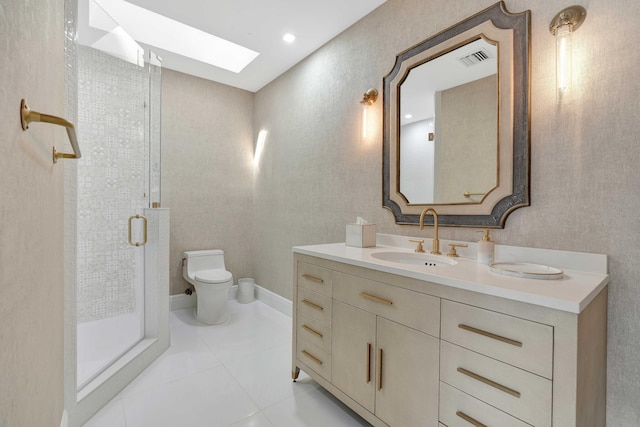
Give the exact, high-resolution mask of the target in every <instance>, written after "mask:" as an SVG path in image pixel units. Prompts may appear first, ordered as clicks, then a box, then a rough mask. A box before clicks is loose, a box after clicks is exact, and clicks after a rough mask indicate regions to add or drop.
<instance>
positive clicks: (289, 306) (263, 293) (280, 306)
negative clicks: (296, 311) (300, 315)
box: [256, 285, 293, 317]
mask: <svg viewBox="0 0 640 427" xmlns="http://www.w3.org/2000/svg"><path fill="white" fill-rule="evenodd" d="M256 299H258V300H260V301H262V302H263V303H265V304H267V305H268V306H269V307H271V308H274V309H276V310H278V311H279V312H280V313H282V314H284V315H285V316H288V317H291V313H292V311H293V303H292V302H291V301H289V300H288V299H286V298H285V297H282V296H280V295H278V294H276V293H275V292H272V291H270V290H268V289H266V288H263V287H262V286H258V285H256Z"/></svg>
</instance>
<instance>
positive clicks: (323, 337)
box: [297, 314, 331, 353]
mask: <svg viewBox="0 0 640 427" xmlns="http://www.w3.org/2000/svg"><path fill="white" fill-rule="evenodd" d="M297 329H298V330H297V336H298V339H301V340H304V341H306V342H309V343H311V344H314V345H316V346H318V347H320V348H321V349H323V350H324V351H326V352H328V353H331V327H330V326H328V325H326V324H324V323H322V322H320V321H319V320H317V319H314V318H313V317H311V316H307V315H306V314H300V316H298V320H297Z"/></svg>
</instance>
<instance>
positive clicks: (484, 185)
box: [398, 37, 499, 204]
mask: <svg viewBox="0 0 640 427" xmlns="http://www.w3.org/2000/svg"><path fill="white" fill-rule="evenodd" d="M498 87H499V86H498V46H497V43H496V42H493V41H491V40H488V39H486V38H483V37H478V38H476V39H474V40H470V41H469V42H467V43H465V44H463V45H462V46H459V47H457V48H456V49H453V50H451V51H449V52H447V53H445V54H443V55H440V56H438V57H436V58H433V59H431V60H429V61H427V62H425V63H422V64H418V65H416V66H415V67H413V68H411V69H409V70H408V73H407V75H406V78H405V79H404V80H403V81H402V82H401V83H400V84H399V86H398V91H399V100H400V114H399V121H400V126H399V131H400V132H399V133H400V135H399V136H400V146H399V151H400V192H401V193H402V195H403V196H404V197H405V198H406V200H407V201H408V203H411V204H434V203H435V204H448V203H456V204H458V203H480V202H481V201H482V199H483V198H484V196H485V195H486V194H487V193H489V192H490V191H491V190H492V189H493V188H495V187H496V186H497V184H498V182H497V180H498Z"/></svg>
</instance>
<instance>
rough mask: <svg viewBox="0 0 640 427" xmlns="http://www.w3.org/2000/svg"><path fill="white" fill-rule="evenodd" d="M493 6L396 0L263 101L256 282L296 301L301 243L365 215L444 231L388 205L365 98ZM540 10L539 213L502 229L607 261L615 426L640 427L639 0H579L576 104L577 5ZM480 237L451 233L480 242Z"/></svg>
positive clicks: (535, 72)
mask: <svg viewBox="0 0 640 427" xmlns="http://www.w3.org/2000/svg"><path fill="white" fill-rule="evenodd" d="M493 3H494V1H493V0H482V1H474V2H450V1H445V0H436V1H424V0H388V1H387V2H386V3H385V4H384V5H382V6H381V7H380V8H378V9H377V10H375V11H374V12H372V13H371V14H370V15H369V16H367V17H365V18H364V19H363V20H361V21H360V22H358V23H356V24H355V25H353V26H352V27H351V28H349V29H348V30H347V31H345V32H344V33H342V34H341V35H339V36H338V37H336V38H335V39H334V40H332V41H331V42H329V43H327V44H326V45H325V46H324V47H322V48H321V49H319V50H318V51H317V52H315V53H314V54H312V55H310V56H309V57H308V58H306V59H305V60H304V61H302V62H301V63H300V64H298V65H297V66H296V67H295V68H293V69H292V70H290V71H289V72H287V73H286V74H284V75H283V76H281V77H280V78H278V79H277V80H275V81H274V82H272V83H271V84H269V85H268V86H266V87H265V88H263V89H262V90H260V91H259V92H258V93H257V94H256V97H255V100H256V104H255V118H254V128H255V129H258V128H266V129H268V130H269V139H268V143H267V148H266V151H265V155H264V158H263V164H262V166H261V170H260V173H259V175H258V177H257V180H256V191H255V203H254V208H253V217H252V220H253V223H254V226H255V237H254V238H255V248H256V254H260V256H256V257H255V260H254V263H253V271H254V275H255V277H256V280H257V282H258V283H259V284H261V285H262V286H265V287H267V288H269V289H271V290H273V291H275V292H277V293H279V294H281V295H283V296H285V297H288V298H291V286H292V285H291V284H292V277H291V276H292V275H291V262H292V255H291V246H294V245H304V244H315V243H324V242H336V241H344V232H345V231H344V229H345V224H346V223H347V222H349V221H352V220H353V219H354V218H355V217H356V215H360V216H363V217H364V218H366V219H368V220H369V221H372V222H376V223H377V224H378V231H380V232H384V233H397V234H404V235H420V234H423V233H424V235H427V236H431V230H428V231H425V232H420V231H419V230H418V228H417V227H414V226H399V225H395V224H394V220H393V216H392V214H391V212H389V211H387V210H385V209H383V208H382V207H381V199H382V194H381V188H382V180H381V169H382V129H381V127H382V125H381V114H382V110H381V107H382V102H381V101H380V100H379V101H378V102H377V103H376V104H375V105H374V107H373V111H372V114H371V116H372V117H373V118H374V120H376V121H377V131H376V132H375V133H374V135H373V138H372V139H371V140H370V141H367V142H363V141H361V140H360V137H359V133H358V129H359V126H360V123H359V113H360V105H359V101H360V99H361V98H362V93H363V92H365V91H366V90H367V89H369V88H370V87H376V88H377V89H378V90H381V88H382V78H383V76H384V75H386V74H387V73H388V72H389V71H390V70H391V68H392V66H393V64H394V61H395V55H396V54H397V53H398V52H400V51H402V50H404V49H405V48H407V47H409V46H411V45H413V44H415V43H418V42H420V41H422V40H423V39H425V38H427V37H429V36H431V35H433V34H435V33H437V32H439V31H441V30H443V29H445V28H447V27H448V26H450V25H452V24H455V23H456V22H458V21H459V20H461V19H463V18H465V17H466V16H469V15H471V14H474V13H476V12H478V11H480V10H481V9H482V8H484V7H487V6H490V5H491V4H493ZM505 3H506V5H507V8H508V9H509V10H510V11H513V12H520V11H522V10H525V9H531V11H532V38H531V59H532V68H531V76H532V85H531V89H532V91H531V94H532V96H531V206H530V207H528V208H524V209H519V210H517V211H515V212H514V213H512V214H511V215H510V217H509V218H508V219H507V222H506V228H505V229H504V230H496V231H495V232H494V233H493V235H494V237H495V239H496V241H498V242H499V243H504V244H509V245H517V246H530V247H540V248H550V249H562V250H570V251H585V252H595V253H605V254H607V255H609V256H610V262H609V268H610V274H611V285H610V294H609V297H610V302H609V347H608V361H609V369H608V410H607V413H608V425H610V426H631V425H638V422H639V420H640V406H639V405H638V403H637V402H638V401H640V356H638V349H639V348H640V310H638V309H637V306H638V305H639V304H640V286H638V277H639V276H640V263H639V262H638V257H639V256H640V249H639V248H640V231H639V230H640V213H639V212H640V196H639V193H638V185H639V184H640V174H639V172H638V159H640V144H639V143H638V141H639V139H638V133H639V129H638V127H639V125H638V123H639V122H640V79H638V78H637V75H638V71H637V65H638V63H640V53H639V51H638V48H637V46H638V44H639V42H640V36H639V34H640V33H638V31H637V29H636V27H637V23H638V22H640V3H639V2H638V1H637V0H614V1H611V0H590V1H588V2H585V1H579V2H578V3H579V4H582V5H584V6H585V7H586V8H587V10H588V16H587V19H586V21H585V23H584V24H583V25H582V27H581V28H580V29H579V30H578V32H576V34H575V36H574V56H573V60H574V90H575V94H574V99H573V100H572V102H570V103H569V104H564V105H557V104H556V96H555V89H554V83H555V40H554V38H553V37H552V36H551V35H550V33H549V30H548V26H549V22H550V21H551V19H552V18H553V16H554V15H555V14H556V13H557V12H558V11H559V10H560V9H562V8H564V7H566V6H568V5H569V3H566V2H562V1H559V0H553V1H546V2H531V1H524V0H518V1H515V0H507V1H506V2H505ZM474 231H475V230H473V229H463V228H448V229H442V230H441V234H440V237H441V238H444V239H456V240H463V241H475V240H477V236H476V235H475V233H474Z"/></svg>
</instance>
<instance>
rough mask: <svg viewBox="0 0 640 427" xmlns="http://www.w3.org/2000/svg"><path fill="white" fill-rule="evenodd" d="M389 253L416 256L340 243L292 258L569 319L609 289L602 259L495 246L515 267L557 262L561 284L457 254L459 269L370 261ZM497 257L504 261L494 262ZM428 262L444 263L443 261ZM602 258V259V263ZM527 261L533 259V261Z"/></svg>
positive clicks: (303, 248)
mask: <svg viewBox="0 0 640 427" xmlns="http://www.w3.org/2000/svg"><path fill="white" fill-rule="evenodd" d="M388 237H391V236H388ZM402 239H403V240H407V241H408V239H409V237H402ZM392 240H393V239H389V238H387V239H385V238H382V239H381V238H380V235H378V243H380V242H381V241H383V242H385V243H388V242H391V241H392ZM424 240H425V245H424V247H425V249H427V248H430V247H431V246H430V242H429V239H424ZM472 245H473V244H472ZM472 245H470V246H471V247H470V248H469V249H467V252H468V253H469V252H472V251H474V250H475V248H474V247H473V246H472ZM444 247H446V246H444V245H443V244H442V241H441V251H442V250H443V249H442V248H444ZM389 251H394V252H396V251H397V252H406V253H414V251H413V250H412V249H407V248H403V247H398V246H388V245H380V244H378V246H376V247H373V248H357V247H351V246H346V245H345V244H344V243H330V244H323V245H310V246H296V247H294V248H293V252H295V253H300V254H305V255H311V256H315V257H318V258H323V259H327V260H332V261H338V262H342V263H345V264H350V265H355V266H359V267H365V268H369V269H372V270H377V271H383V272H386V273H391V274H396V275H399V276H405V277H411V278H414V279H419V280H425V281H429V282H433V283H437V284H440V285H445V286H451V287H455V288H459V289H466V290H469V291H474V292H478V293H482V294H486V295H492V296H497V297H501V298H506V299H510V300H514V301H521V302H525V303H530V304H535V305H539V306H543V307H548V308H553V309H557V310H562V311H567V312H571V313H580V312H581V311H582V310H583V309H584V308H585V307H586V306H587V305H588V304H589V303H590V302H591V300H592V299H593V298H595V297H596V295H598V293H599V292H600V291H601V290H602V289H603V288H604V287H605V286H607V284H608V283H609V276H608V274H606V255H595V254H583V253H575V252H563V251H552V250H545V249H530V248H517V247H511V246H503V247H499V245H496V261H516V260H517V259H513V258H514V257H518V256H522V255H523V254H526V255H527V259H519V260H518V261H527V262H541V260H542V261H544V260H545V259H549V257H551V258H552V259H554V260H556V262H555V263H553V264H554V265H553V267H556V268H560V269H562V270H563V272H564V275H563V277H562V278H561V279H555V280H536V279H523V278H518V277H510V276H504V275H501V274H498V273H494V272H492V271H490V269H489V266H487V265H482V264H478V263H477V261H476V258H475V256H474V257H470V256H465V254H464V253H463V252H462V251H460V250H459V252H460V254H461V257H459V258H455V260H456V261H457V264H456V265H453V266H436V267H429V266H424V265H410V264H399V263H396V262H392V261H385V260H381V259H377V258H374V257H372V256H371V255H372V254H374V253H376V252H389ZM499 254H502V255H503V256H502V257H498V255H499ZM429 256H431V257H441V258H445V259H447V257H446V256H445V255H429ZM602 257H604V260H603V259H602ZM531 258H534V259H533V260H532V259H531ZM449 259H451V258H449ZM594 260H595V261H596V263H597V264H599V265H600V266H602V265H603V264H604V266H605V267H604V268H605V272H603V271H602V268H598V269H596V270H599V271H589V270H594V269H593V268H588V267H587V265H588V264H589V262H588V261H594ZM562 261H565V262H564V264H565V265H569V266H570V267H571V268H574V269H567V268H565V267H564V265H561V264H560V265H559V264H558V262H562ZM585 261H587V262H585ZM547 265H549V264H547ZM582 265H585V268H584V269H576V268H581V266H582ZM592 266H593V263H592Z"/></svg>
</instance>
